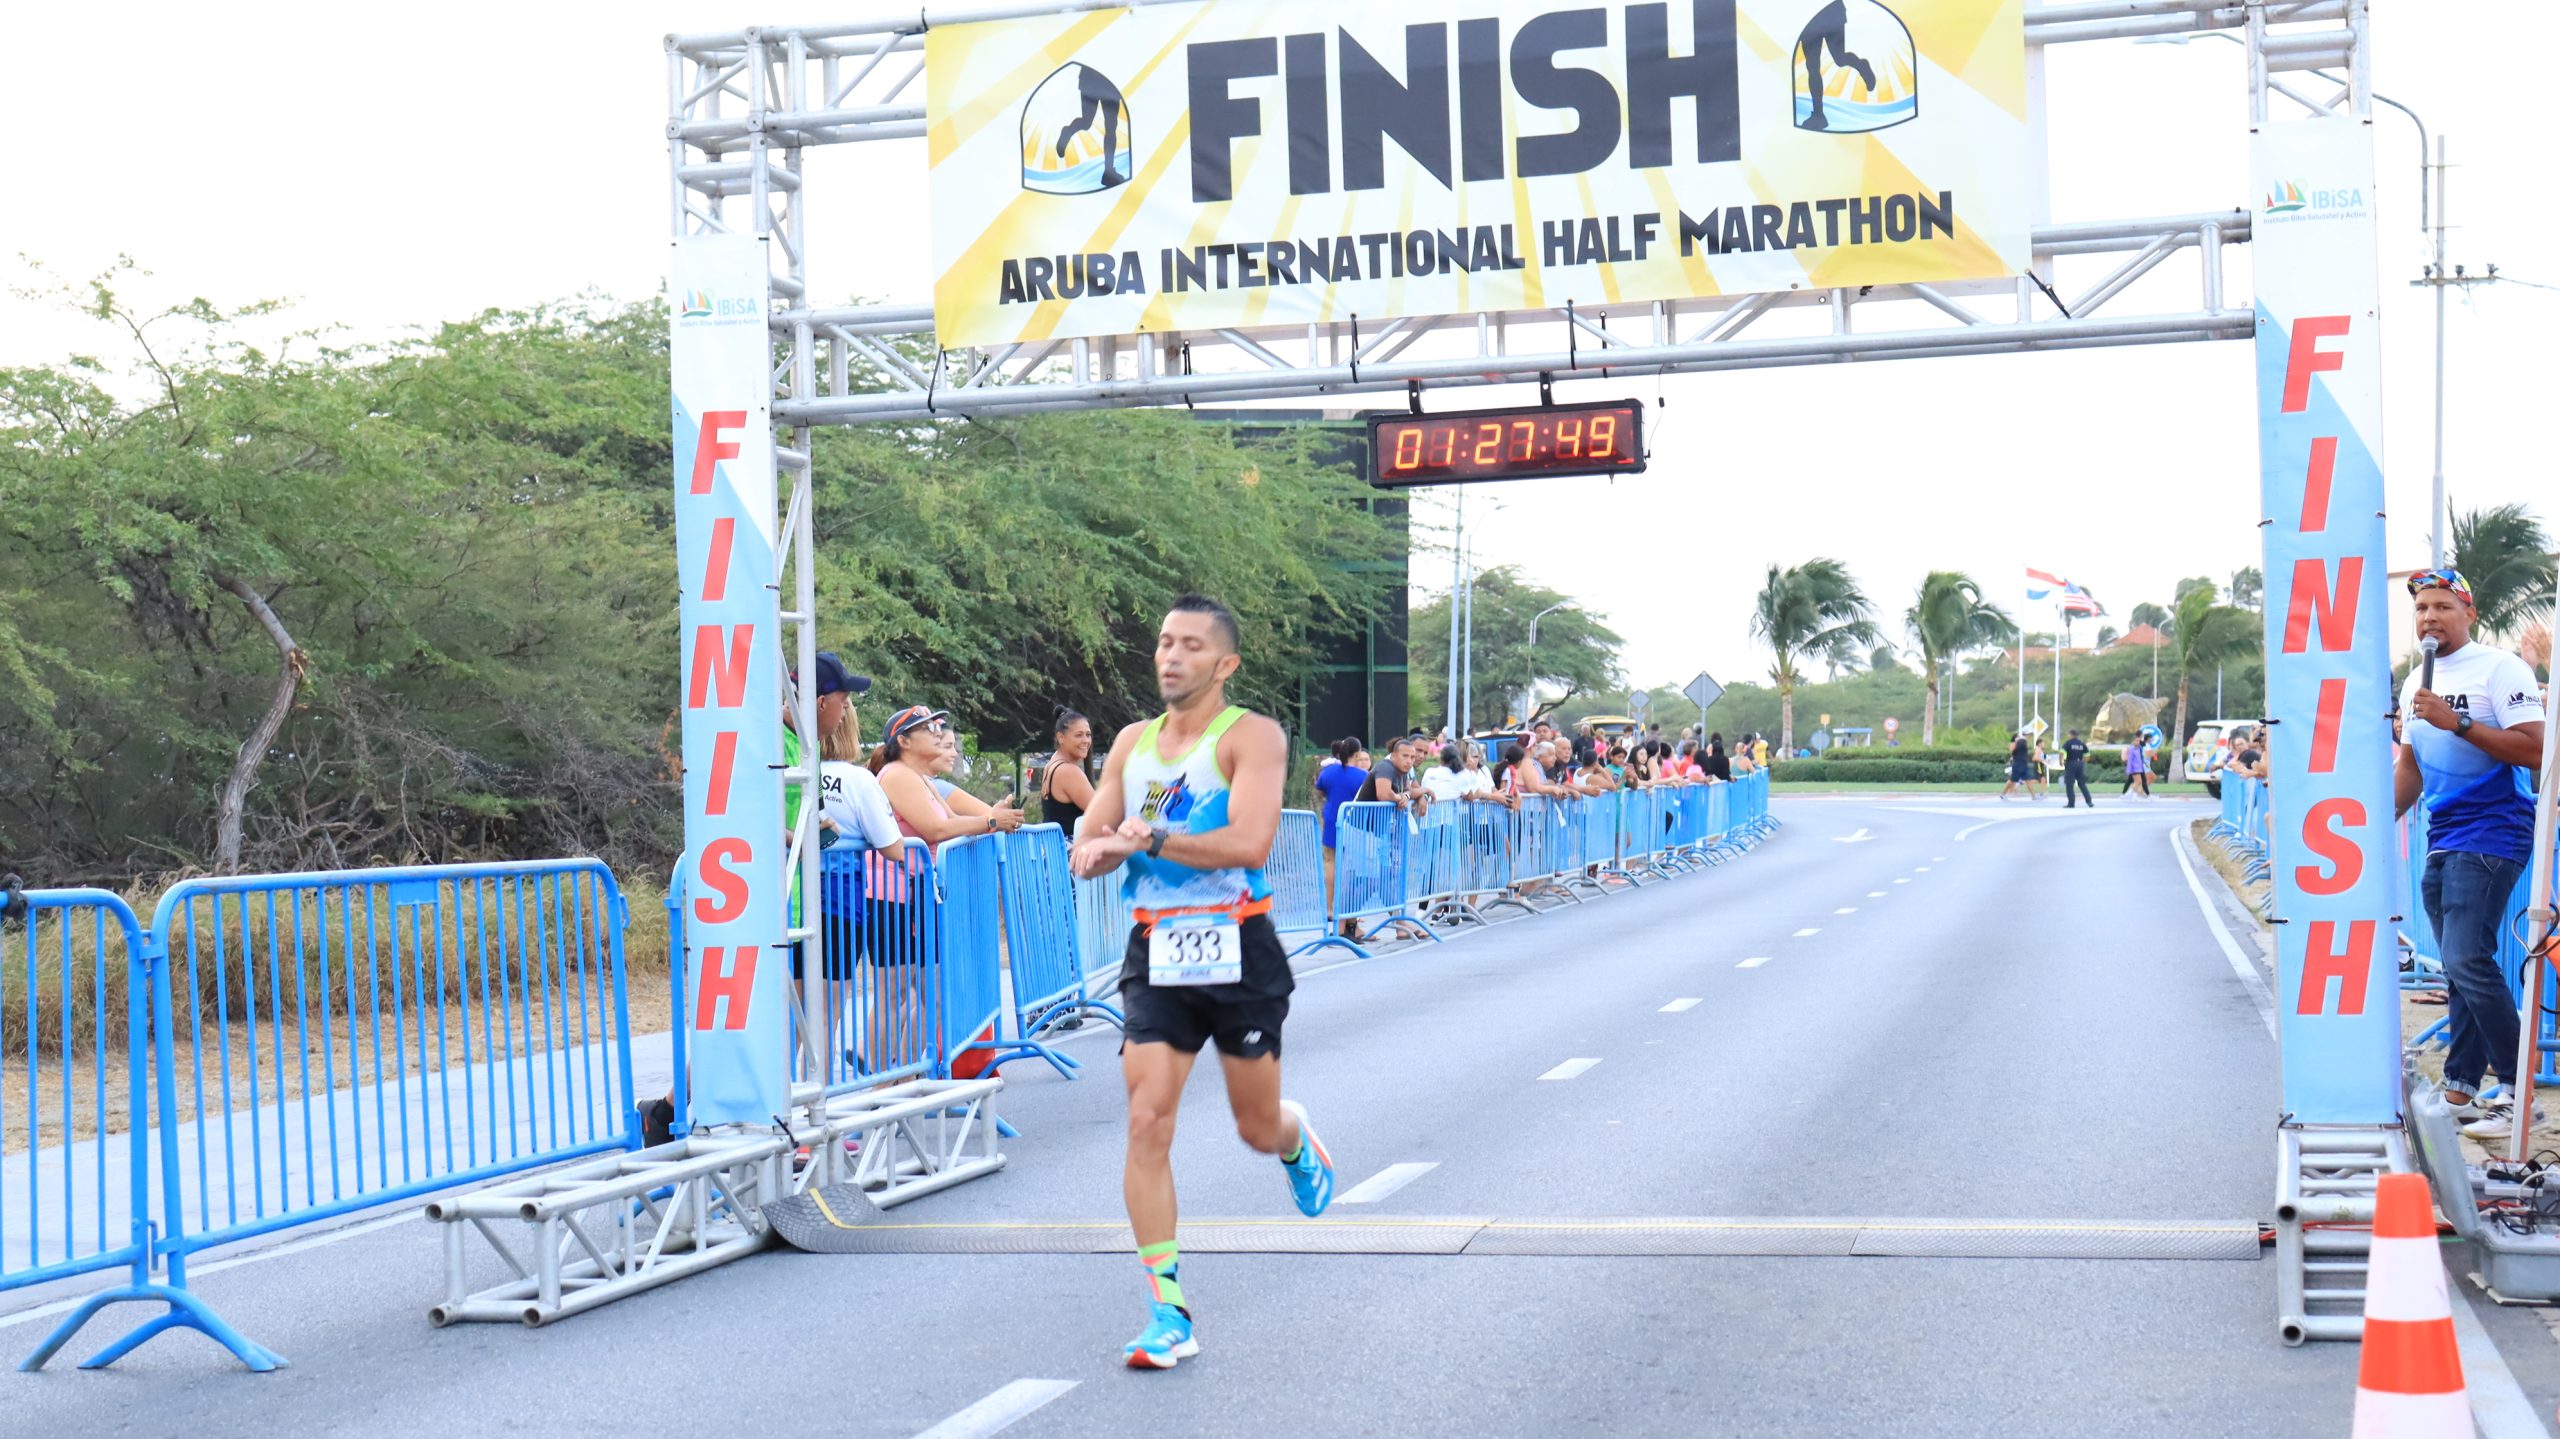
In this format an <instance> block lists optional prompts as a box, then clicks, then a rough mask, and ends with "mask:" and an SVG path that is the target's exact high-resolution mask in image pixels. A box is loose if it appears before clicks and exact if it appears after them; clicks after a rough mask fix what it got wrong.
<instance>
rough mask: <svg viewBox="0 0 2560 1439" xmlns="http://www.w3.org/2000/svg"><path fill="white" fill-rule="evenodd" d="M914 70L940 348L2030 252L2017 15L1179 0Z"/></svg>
mask: <svg viewBox="0 0 2560 1439" xmlns="http://www.w3.org/2000/svg"><path fill="white" fill-rule="evenodd" d="M925 57H926V107H925V113H926V139H927V147H928V153H929V157H930V164H931V166H932V197H933V247H934V270H935V275H936V280H935V285H934V315H935V324H936V327H937V329H938V331H939V335H940V338H941V340H942V343H944V344H945V345H948V346H953V347H960V346H971V345H996V344H1005V343H1011V342H1015V341H1035V340H1047V339H1061V338H1071V337H1076V336H1092V335H1113V334H1133V333H1146V332H1161V331H1166V330H1182V329H1206V328H1214V327H1225V326H1238V325H1243V326H1254V325H1296V324H1311V323H1321V322H1329V321H1338V320H1343V319H1347V318H1349V317H1351V316H1354V315H1356V316H1358V317H1359V318H1361V319H1364V320H1375V321H1387V320H1392V319H1396V318H1400V317H1406V316H1417V315H1445V314H1463V313H1470V312H1476V311H1492V310H1522V309H1531V310H1534V309H1548V308H1561V307H1563V306H1565V305H1566V304H1568V303H1578V304H1583V305H1592V304H1601V303H1614V302H1620V301H1644V300H1656V299H1685V298H1690V297H1695V296H1705V295H1721V294H1742V293H1753V292H1760V291H1784V290H1793V289H1819V288H1826V287H1832V286H1858V285H1879V284H1894V283H1903V282H1910V281H1941V282H1943V281H1953V280H1969V279H1992V278H2001V277H2013V276H2016V275H2018V274H2021V273H2023V272H2024V271H2025V269H2026V268H2027V264H2028V260H2029V239H2028V236H2029V225H2030V223H2031V221H2032V215H2031V210H2032V206H2033V200H2032V183H2031V177H2030V173H2029V166H2028V163H2027V155H2028V116H2027V82H2026V30H2025V20H2024V11H2023V10H2022V8H2021V7H2020V6H2019V4H2017V3H2016V0H1890V3H1886V0H1840V3H1836V4H1830V5H1824V6H1812V5H1808V4H1805V3H1802V0H1679V3H1673V0H1651V3H1626V0H1617V3H1602V4H1593V5H1578V6H1566V5H1561V4H1533V5H1527V6H1523V5H1521V4H1518V3H1515V0H1438V3H1433V4H1430V5H1425V6H1378V5H1363V4H1354V3H1350V0H1290V3H1286V4H1283V3H1279V0H1201V3H1198V4H1192V5H1164V6H1148V7H1142V8H1136V9H1120V10H1095V11H1088V12H1081V13H1073V14H1059V15H1046V16H1031V17H1024V18H1019V19H1007V20H991V21H984V22H980V23H976V24H966V25H950V26H938V27H935V28H934V29H932V30H930V31H928V32H927V34H926V37H925Z"/></svg>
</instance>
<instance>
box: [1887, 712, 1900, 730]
mask: <svg viewBox="0 0 2560 1439" xmlns="http://www.w3.org/2000/svg"><path fill="white" fill-rule="evenodd" d="M1901 728H1902V721H1900V720H1898V719H1895V718H1894V717H1893V716H1891V715H1886V716H1885V719H1884V732H1885V733H1886V734H1894V733H1896V732H1898V731H1900V730H1901Z"/></svg>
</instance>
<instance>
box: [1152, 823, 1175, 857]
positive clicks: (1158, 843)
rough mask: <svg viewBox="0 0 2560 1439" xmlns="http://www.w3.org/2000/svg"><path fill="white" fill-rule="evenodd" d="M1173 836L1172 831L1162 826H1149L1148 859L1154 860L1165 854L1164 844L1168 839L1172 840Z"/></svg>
mask: <svg viewBox="0 0 2560 1439" xmlns="http://www.w3.org/2000/svg"><path fill="white" fill-rule="evenodd" d="M1172 834H1173V831H1172V830H1170V829H1168V828H1166V827H1165V826H1163V825H1160V824H1153V825H1149V826H1147V858H1149V859H1154V858H1155V857H1156V856H1158V855H1160V854H1163V853H1164V842H1165V840H1166V839H1168V838H1170V837H1171V836H1172Z"/></svg>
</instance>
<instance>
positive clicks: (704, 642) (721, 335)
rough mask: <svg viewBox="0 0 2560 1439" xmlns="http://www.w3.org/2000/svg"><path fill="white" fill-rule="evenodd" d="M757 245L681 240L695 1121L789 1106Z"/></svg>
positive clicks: (673, 319)
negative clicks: (785, 1071) (785, 1068)
mask: <svg viewBox="0 0 2560 1439" xmlns="http://www.w3.org/2000/svg"><path fill="white" fill-rule="evenodd" d="M765 243H766V242H764V241H762V240H758V239H756V238H754V237H753V236H747V235H693V236H687V237H685V238H683V239H680V240H678V241H676V244H675V262H674V271H673V274H672V277H671V283H670V289H669V298H670V301H671V303H670V305H669V314H670V330H671V334H670V336H669V346H670V356H671V362H672V367H673V372H674V408H675V460H676V466H675V522H676V568H677V574H678V584H679V592H680V598H679V601H678V604H679V609H678V619H679V624H680V628H681V632H682V636H683V661H682V664H683V669H682V672H681V673H682V681H681V683H682V690H681V695H680V703H681V705H682V706H683V715H684V843H685V858H684V869H683V878H684V888H685V895H686V906H687V908H686V913H685V916H684V926H683V929H682V931H681V932H682V934H683V936H684V940H685V944H686V948H687V951H688V952H687V954H686V956H685V972H686V973H687V974H688V975H689V976H690V977H691V980H692V985H691V993H689V994H687V995H686V996H685V1003H684V1013H683V1015H681V1016H680V1017H679V1019H678V1022H679V1023H682V1024H686V1025H689V1026H691V1030H692V1033H691V1038H690V1041H689V1043H690V1047H691V1064H692V1080H691V1093H692V1110H693V1116H692V1117H693V1121H694V1122H695V1123H696V1124H721V1123H749V1124H769V1123H771V1122H772V1121H773V1118H774V1116H775V1115H778V1114H780V1113H782V1112H783V1110H784V1108H785V1105H786V1101H787V1098H788V1087H787V1084H786V1079H785V1073H784V1063H785V1058H786V1056H785V1052H784V1051H785V1046H786V1045H787V1044H788V1042H789V1041H788V1030H787V1028H786V1025H785V1023H784V1020H785V1014H784V1010H785V1008H786V1007H787V1004H788V999H787V995H786V989H787V986H788V985H789V984H790V982H791V966H790V962H789V951H788V949H787V942H786V941H785V939H784V937H783V930H784V925H785V923H786V914H787V909H786V903H785V888H786V886H785V878H786V877H785V876H784V874H783V872H782V862H783V855H784V851H785V850H786V848H787V847H788V839H787V836H786V834H785V833H784V829H783V823H782V813H783V806H782V669H781V664H782V648H781V640H780V632H781V614H780V603H779V600H778V597H777V593H776V591H775V589H774V584H773V575H774V533H775V531H774V524H775V520H774V468H773V465H774V460H773V421H772V413H771V397H770V395H769V394H768V392H767V388H766V376H767V374H768V372H769V371H770V369H771V366H772V361H771V358H770V350H771V341H770V339H769V337H768V334H767V331H766V319H765V312H766V308H767V306H766V280H765V276H766V269H765V250H764V247H765Z"/></svg>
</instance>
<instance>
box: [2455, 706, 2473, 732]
mask: <svg viewBox="0 0 2560 1439" xmlns="http://www.w3.org/2000/svg"><path fill="white" fill-rule="evenodd" d="M2453 732H2454V733H2455V734H2458V735H2461V736H2463V737H2464V738H2466V739H2468V738H2469V737H2470V735H2471V716H2470V715H2468V714H2466V713H2463V712H2460V711H2456V712H2455V714H2454V716H2453Z"/></svg>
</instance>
